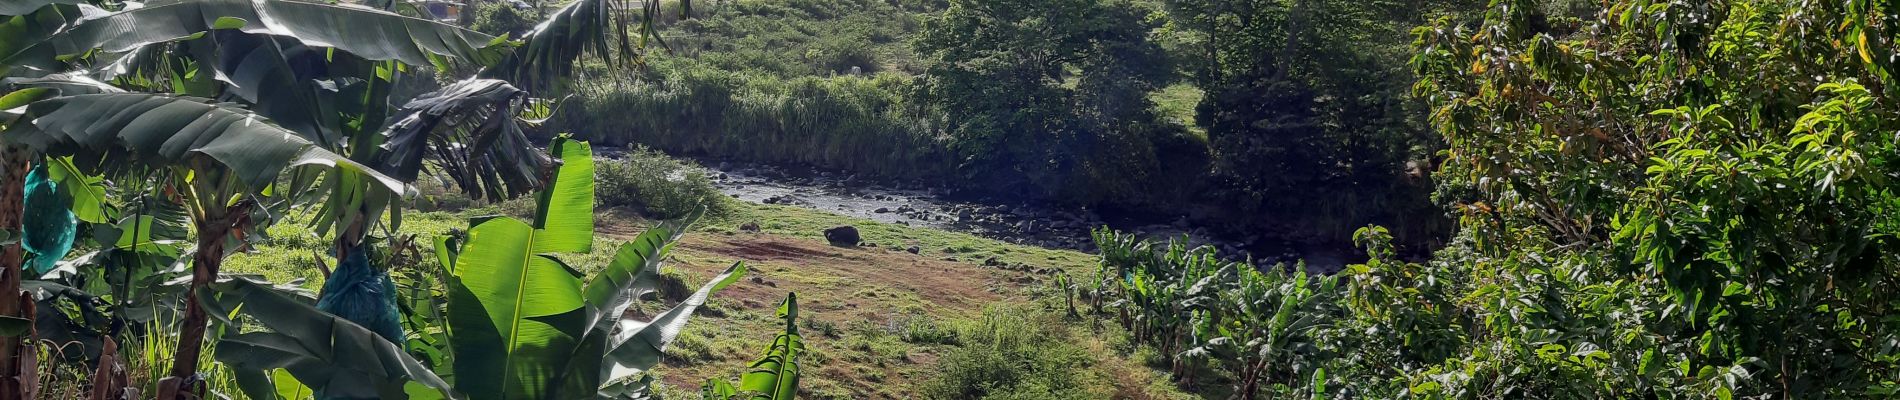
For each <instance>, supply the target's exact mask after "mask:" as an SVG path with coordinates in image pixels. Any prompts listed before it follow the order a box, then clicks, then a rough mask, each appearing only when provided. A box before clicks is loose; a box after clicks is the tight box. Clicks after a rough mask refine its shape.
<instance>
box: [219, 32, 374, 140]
mask: <svg viewBox="0 0 1900 400" xmlns="http://www.w3.org/2000/svg"><path fill="white" fill-rule="evenodd" d="M186 47H187V48H188V49H190V52H191V54H192V58H193V59H195V61H197V62H198V63H199V65H203V66H209V67H210V68H209V70H210V72H212V73H213V74H214V75H213V76H215V77H216V78H217V80H218V81H219V82H223V83H224V84H225V93H228V94H234V95H237V96H238V97H239V98H242V99H244V101H245V102H247V103H250V104H251V106H250V109H251V111H253V112H256V113H258V115H263V116H265V117H267V118H270V119H271V120H272V121H277V124H278V125H282V126H283V127H284V128H287V129H290V130H291V131H294V132H297V133H299V134H302V135H303V137H304V138H306V139H310V140H311V141H312V142H316V144H317V145H318V146H320V147H323V148H326V149H339V151H340V149H341V142H342V137H343V135H344V132H343V125H344V124H345V122H344V121H343V118H344V115H343V114H342V113H337V112H334V109H335V108H336V107H335V106H334V105H331V104H324V100H331V99H326V98H320V96H319V92H320V91H323V90H330V91H335V90H336V89H337V88H338V87H339V86H342V84H340V83H339V82H338V79H331V78H332V77H330V76H328V73H327V71H326V70H327V68H326V67H327V65H328V59H329V58H330V56H331V54H330V53H331V52H329V51H327V49H322V48H315V47H310V46H305V45H303V44H302V43H300V42H298V41H297V40H296V38H292V37H284V36H271V35H253V34H247V33H243V32H238V31H234V30H220V31H215V32H212V34H211V35H208V37H207V39H206V40H200V41H193V42H191V43H190V44H189V45H188V46H186ZM320 80H325V81H328V82H329V83H330V84H329V85H327V86H326V85H321V84H319V83H320V82H319V81H320ZM326 87H327V88H328V89H326ZM265 94H269V95H268V96H266V95H265Z"/></svg>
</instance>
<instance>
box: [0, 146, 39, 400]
mask: <svg viewBox="0 0 1900 400" xmlns="http://www.w3.org/2000/svg"><path fill="white" fill-rule="evenodd" d="M31 162H32V157H31V154H29V152H28V151H27V150H26V149H24V148H20V147H14V146H7V147H6V148H5V149H0V230H4V231H7V232H16V233H17V232H19V231H20V222H21V221H22V216H21V214H23V213H25V212H26V202H25V200H26V199H25V197H24V195H25V193H24V190H25V187H24V186H23V185H25V184H26V172H27V170H28V169H30V166H31V165H32V164H31ZM16 235H17V234H16ZM25 260H26V250H25V249H22V248H21V247H20V242H19V241H17V240H16V241H14V242H13V243H8V244H7V245H6V246H4V247H0V315H5V316H16V317H17V316H23V312H25V311H28V310H27V309H29V308H32V307H33V303H31V302H27V303H25V304H22V303H21V301H20V296H19V295H18V293H20V279H21V275H22V274H23V272H22V271H21V270H20V265H21V264H22V263H23V262H24V261H25ZM26 345H29V343H26V342H24V341H22V338H21V337H5V338H0V400H13V399H25V398H28V395H27V394H26V387H27V383H26V382H22V380H21V379H19V378H20V377H21V376H23V375H25V374H26V373H27V371H24V370H25V368H22V366H23V365H24V364H23V363H26V362H30V361H34V360H26V359H25V358H24V357H21V355H22V354H31V353H30V352H28V351H26V349H24V348H23V347H24V346H26Z"/></svg>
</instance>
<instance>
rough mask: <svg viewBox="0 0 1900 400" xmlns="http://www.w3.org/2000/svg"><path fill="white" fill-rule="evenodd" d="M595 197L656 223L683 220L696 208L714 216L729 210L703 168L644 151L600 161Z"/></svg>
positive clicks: (641, 149)
mask: <svg viewBox="0 0 1900 400" xmlns="http://www.w3.org/2000/svg"><path fill="white" fill-rule="evenodd" d="M594 193H595V198H596V199H597V200H598V201H599V202H600V204H603V205H607V206H610V207H628V208H632V209H634V210H636V211H639V212H640V213H641V214H643V215H645V216H647V217H651V218H658V219H674V218H679V217H683V216H686V215H687V214H689V213H692V212H693V210H694V209H695V208H698V207H705V208H706V211H707V213H708V214H713V215H718V214H721V213H723V212H725V211H726V210H727V208H728V206H727V205H726V203H725V196H724V195H722V194H720V193H719V189H716V188H714V187H713V186H712V180H711V179H710V178H707V177H706V170H705V169H704V168H700V167H699V165H697V164H693V163H690V162H686V161H681V160H678V159H674V158H671V157H667V156H666V155H665V154H661V153H660V152H657V151H653V150H649V149H646V148H637V149H634V150H633V151H630V152H628V153H627V155H626V156H625V157H623V158H619V159H613V160H606V161H602V162H601V163H600V166H599V167H598V168H597V169H596V170H595V187H594Z"/></svg>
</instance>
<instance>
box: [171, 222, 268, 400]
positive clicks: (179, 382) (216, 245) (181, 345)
mask: <svg viewBox="0 0 1900 400" xmlns="http://www.w3.org/2000/svg"><path fill="white" fill-rule="evenodd" d="M240 204H242V203H240ZM222 211H223V212H221V213H215V214H213V213H207V215H205V217H204V219H203V220H201V221H198V253H197V254H193V255H192V256H191V260H192V268H191V293H193V294H190V295H186V296H185V321H184V326H182V327H180V328H179V333H178V353H177V356H176V357H175V358H173V359H172V369H171V376H170V377H167V378H165V379H164V380H162V381H160V382H159V387H158V398H160V399H167V400H169V399H177V398H181V397H183V396H181V395H184V394H187V393H191V394H195V395H196V397H195V398H203V397H204V390H203V389H204V385H203V382H201V381H199V380H198V379H197V377H196V375H197V373H198V360H199V358H200V353H201V352H203V351H204V344H205V326H206V325H208V324H209V322H210V319H209V316H208V315H206V314H205V311H204V307H202V306H201V305H199V304H198V296H197V295H195V293H197V291H199V290H206V289H205V287H206V286H209V285H210V284H211V283H212V282H213V281H215V280H216V279H217V277H218V267H219V266H220V265H222V264H223V263H224V244H225V238H226V237H228V236H230V234H231V229H232V227H234V226H239V225H238V221H235V219H238V218H233V217H242V216H244V215H245V214H246V213H247V212H248V211H246V210H243V209H242V207H233V208H231V209H226V210H222ZM183 398H194V397H183Z"/></svg>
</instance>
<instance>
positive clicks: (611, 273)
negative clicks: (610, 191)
mask: <svg viewBox="0 0 1900 400" xmlns="http://www.w3.org/2000/svg"><path fill="white" fill-rule="evenodd" d="M549 150H550V152H552V153H554V154H556V155H558V156H559V161H560V167H559V168H558V169H556V170H555V172H554V174H553V177H552V179H551V182H552V184H551V185H549V186H548V187H547V189H544V190H543V191H541V193H540V194H539V195H538V196H537V200H538V203H537V207H536V212H535V217H534V219H533V220H532V221H520V220H516V219H514V218H509V217H492V218H485V219H478V220H476V221H472V222H471V226H470V228H469V230H468V238H467V240H466V241H459V242H451V241H448V240H445V241H444V242H443V243H440V244H439V245H438V246H437V248H438V249H439V252H441V254H438V257H440V258H441V259H443V260H449V263H450V265H449V266H448V269H450V270H451V271H453V272H454V278H453V279H452V281H451V282H450V285H451V286H450V294H449V302H448V318H447V322H448V329H447V331H448V332H450V334H449V340H448V342H449V343H450V344H451V346H452V351H451V353H452V357H453V371H454V376H455V388H456V390H457V391H458V392H460V393H463V394H466V395H468V396H469V397H470V398H473V399H528V398H536V399H540V398H547V399H581V398H596V397H609V398H626V397H635V396H639V395H640V394H641V393H642V390H643V389H644V388H645V386H646V384H647V383H648V382H649V380H650V378H649V377H647V376H646V375H645V372H646V370H648V369H650V368H652V367H653V366H655V365H657V364H658V363H659V361H660V358H661V355H662V352H663V351H664V350H665V349H666V346H667V345H668V344H669V343H671V342H672V341H673V339H674V338H676V337H678V335H679V332H680V331H681V330H682V329H684V327H685V325H686V323H687V322H688V321H689V320H690V319H691V317H692V314H693V313H694V311H696V310H697V309H698V307H700V306H702V305H704V304H705V303H706V301H707V299H708V298H709V297H710V296H711V295H712V294H713V293H714V292H717V291H719V290H720V289H723V288H725V287H726V286H727V285H730V284H732V283H733V282H735V281H737V280H738V279H739V277H740V276H741V275H743V274H744V273H745V270H746V269H745V265H744V264H743V263H738V264H734V265H733V266H732V267H731V268H728V269H727V270H726V271H725V272H724V273H721V274H720V275H718V276H716V277H714V278H713V279H712V281H711V282H709V283H707V284H706V285H705V286H704V287H701V288H700V289H699V290H698V291H697V292H695V293H694V294H693V295H692V296H691V297H689V298H687V299H686V300H684V301H682V302H680V304H678V305H677V306H675V307H673V308H672V309H671V310H668V311H666V312H663V313H661V314H659V316H657V317H655V318H654V319H653V320H651V321H646V322H641V321H635V320H628V319H624V318H623V314H624V313H625V312H626V310H627V308H628V307H629V306H630V305H631V304H632V303H633V302H634V301H636V300H637V299H639V298H640V297H641V296H643V295H645V294H647V293H651V292H653V291H655V290H656V289H657V287H658V285H657V282H658V281H659V276H658V275H659V274H658V270H659V264H660V262H661V260H663V259H664V258H665V257H666V254H667V252H668V251H669V250H670V249H671V248H672V243H673V242H674V241H676V240H678V239H679V237H680V235H681V234H682V233H683V232H684V230H685V228H686V226H687V225H690V224H691V223H692V221H693V219H695V218H696V217H689V218H688V219H686V220H682V221H673V222H668V223H663V224H661V225H659V226H657V227H655V228H653V229H650V230H648V231H646V232H644V233H642V234H640V235H639V236H638V237H636V238H635V239H634V241H632V242H629V243H626V244H623V245H621V247H620V248H619V250H618V251H617V252H616V253H615V256H614V258H613V260H612V261H611V262H610V263H608V265H607V266H606V267H605V269H603V270H602V271H601V272H599V273H597V274H595V275H594V276H593V277H592V278H588V279H583V278H584V277H583V276H582V274H581V273H580V272H579V271H578V270H576V269H575V268H573V267H572V266H570V265H568V264H567V263H566V262H564V261H562V260H561V259H560V258H559V257H558V255H559V254H574V253H585V252H587V251H590V250H591V249H592V248H593V243H594V234H593V232H594V223H593V221H594V215H593V214H594V213H593V211H594V204H593V199H594V186H593V184H594V181H593V179H594V178H593V176H594V175H593V169H594V166H593V159H592V155H591V149H590V148H589V146H588V145H587V143H585V142H579V141H574V140H569V139H567V138H565V137H563V138H557V139H555V141H554V142H553V143H552V144H551V145H550V146H549Z"/></svg>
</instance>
